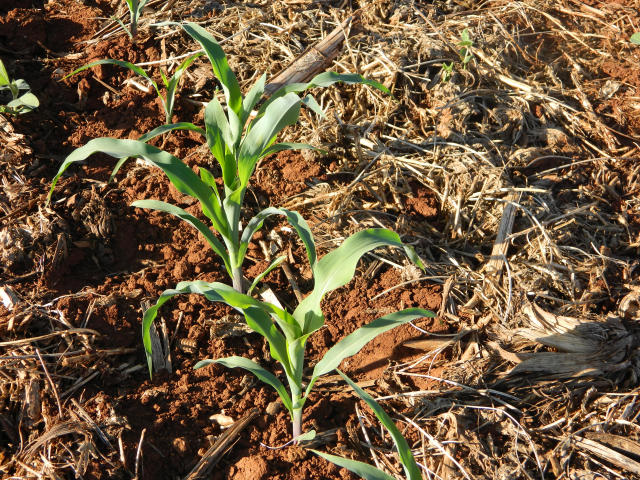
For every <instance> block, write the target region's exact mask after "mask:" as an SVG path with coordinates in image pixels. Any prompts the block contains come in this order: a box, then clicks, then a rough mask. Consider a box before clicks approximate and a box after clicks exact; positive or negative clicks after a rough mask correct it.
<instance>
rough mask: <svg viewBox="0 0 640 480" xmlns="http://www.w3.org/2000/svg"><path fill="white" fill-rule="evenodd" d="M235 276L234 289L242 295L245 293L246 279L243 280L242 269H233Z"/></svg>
mask: <svg viewBox="0 0 640 480" xmlns="http://www.w3.org/2000/svg"><path fill="white" fill-rule="evenodd" d="M231 273H232V274H233V278H232V280H233V288H234V289H235V290H237V291H238V292H240V293H244V279H243V278H242V267H241V266H240V267H233V269H232V270H231Z"/></svg>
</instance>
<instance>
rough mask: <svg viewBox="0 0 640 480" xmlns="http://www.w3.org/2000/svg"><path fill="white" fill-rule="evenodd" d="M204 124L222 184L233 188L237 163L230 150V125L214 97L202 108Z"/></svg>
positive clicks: (231, 143)
mask: <svg viewBox="0 0 640 480" xmlns="http://www.w3.org/2000/svg"><path fill="white" fill-rule="evenodd" d="M204 124H205V128H206V130H207V144H208V145H209V150H211V154H212V155H213V156H214V157H215V159H216V160H217V161H218V163H219V164H220V168H221V169H222V179H223V181H224V184H225V185H226V186H227V188H234V187H235V183H236V178H237V164H236V159H235V157H234V156H233V155H232V154H231V150H230V149H231V148H233V139H232V136H231V127H230V126H229V121H228V120H227V116H226V115H225V114H224V110H223V109H222V105H220V102H219V101H218V99H217V98H215V97H213V98H212V99H211V101H210V102H209V103H208V104H207V106H206V107H205V109H204Z"/></svg>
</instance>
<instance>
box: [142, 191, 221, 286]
mask: <svg viewBox="0 0 640 480" xmlns="http://www.w3.org/2000/svg"><path fill="white" fill-rule="evenodd" d="M131 206H132V207H137V208H148V209H151V210H158V211H160V212H165V213H170V214H171V215H175V216H176V217H178V218H180V219H182V220H184V221H185V222H187V223H188V224H189V225H191V226H192V227H194V228H195V229H196V230H198V231H199V232H200V233H201V234H202V235H203V236H204V238H205V239H206V240H207V243H209V246H210V247H211V249H212V250H213V251H214V252H215V253H216V254H217V255H218V256H220V258H222V261H223V262H224V266H225V268H226V269H227V272H228V273H229V275H231V262H230V260H229V255H228V254H227V251H226V249H225V247H224V245H223V244H222V242H220V240H218V239H217V238H216V236H215V235H214V234H213V232H212V231H211V230H209V228H207V226H206V225H205V224H204V223H202V222H201V221H200V220H198V219H197V218H196V217H194V216H193V215H191V214H189V213H188V212H186V211H185V210H183V209H182V208H180V207H177V206H175V205H171V204H170V203H166V202H161V201H159V200H138V201H136V202H133V203H132V204H131Z"/></svg>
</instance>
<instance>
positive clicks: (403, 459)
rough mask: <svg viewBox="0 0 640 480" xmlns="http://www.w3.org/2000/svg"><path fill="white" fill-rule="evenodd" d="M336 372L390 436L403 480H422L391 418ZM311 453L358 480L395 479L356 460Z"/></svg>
mask: <svg viewBox="0 0 640 480" xmlns="http://www.w3.org/2000/svg"><path fill="white" fill-rule="evenodd" d="M336 371H337V372H338V373H339V374H340V376H341V377H342V378H343V379H344V381H345V382H347V383H348V384H349V386H350V387H351V388H353V389H354V390H355V392H356V393H357V394H358V396H359V397H360V398H361V399H362V400H364V401H365V402H366V403H367V405H369V407H370V408H371V410H373V413H374V414H375V415H376V417H378V420H380V423H381V424H382V425H383V426H384V427H385V428H386V429H387V431H388V432H389V435H391V438H392V439H393V443H395V445H396V449H397V450H398V456H399V457H400V463H401V464H402V467H403V468H404V474H405V478H406V479H407V480H422V475H421V473H420V469H419V468H418V464H417V463H416V460H415V458H413V453H411V448H409V444H408V443H407V440H406V439H405V438H404V437H403V436H402V433H400V430H398V427H396V424H395V423H394V422H393V420H392V419H391V417H390V416H389V415H387V412H385V411H384V410H383V409H382V407H381V406H380V405H379V404H378V402H376V401H375V400H374V399H373V397H372V396H371V395H369V394H368V393H367V392H365V391H364V390H363V389H361V388H360V387H359V386H358V385H357V384H356V383H355V382H354V381H353V380H351V379H350V378H349V377H347V376H346V375H345V374H344V373H342V372H341V371H340V370H338V369H337V368H336ZM311 451H312V452H313V453H315V454H316V455H319V456H321V457H322V458H324V459H325V460H329V461H330V462H333V463H335V464H336V465H338V466H339V467H343V468H346V469H347V470H349V471H351V472H353V473H355V474H356V475H358V476H359V477H360V478H364V480H395V477H392V476H391V475H389V474H387V473H385V472H383V471H382V470H380V469H378V468H376V467H374V466H372V465H369V464H367V463H363V462H358V461H357V460H351V459H349V458H344V457H338V456H336V455H330V454H328V453H324V452H319V451H317V450H311Z"/></svg>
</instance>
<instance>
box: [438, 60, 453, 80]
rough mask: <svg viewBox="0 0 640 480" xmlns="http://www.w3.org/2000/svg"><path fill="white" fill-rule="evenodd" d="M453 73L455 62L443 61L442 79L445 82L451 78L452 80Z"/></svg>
mask: <svg viewBox="0 0 640 480" xmlns="http://www.w3.org/2000/svg"><path fill="white" fill-rule="evenodd" d="M452 74H453V62H451V63H449V64H446V63H443V64H442V74H441V75H442V81H443V82H444V83H447V82H448V81H449V80H451V75H452Z"/></svg>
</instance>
